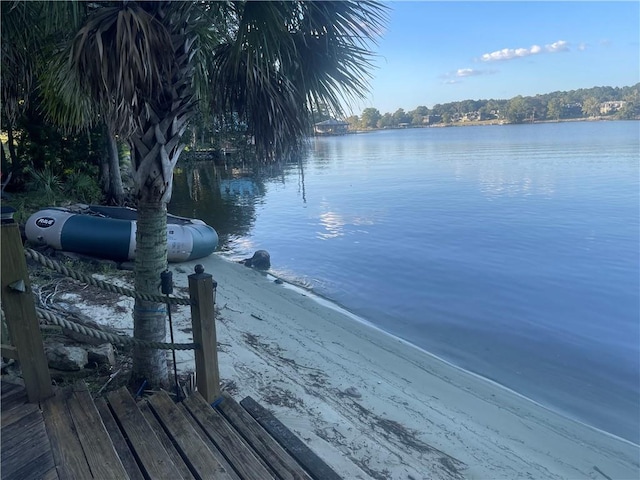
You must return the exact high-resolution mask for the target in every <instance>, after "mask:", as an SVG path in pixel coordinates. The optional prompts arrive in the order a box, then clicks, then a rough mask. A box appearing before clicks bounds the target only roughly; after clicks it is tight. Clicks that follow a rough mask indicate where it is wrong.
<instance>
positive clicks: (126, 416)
mask: <svg viewBox="0 0 640 480" xmlns="http://www.w3.org/2000/svg"><path fill="white" fill-rule="evenodd" d="M107 398H108V401H109V404H110V405H111V408H112V410H113V412H114V413H115V415H116V417H117V418H118V422H119V423H120V425H121V426H122V428H123V430H124V432H125V433H126V435H127V437H128V438H129V442H130V445H131V447H132V448H133V450H134V454H135V455H136V456H137V458H138V460H139V462H140V464H141V466H142V467H143V468H144V470H145V473H146V475H147V476H148V477H149V478H152V479H156V478H157V479H165V478H167V479H182V475H181V474H180V472H179V471H178V469H177V468H176V466H175V465H174V464H173V462H172V461H171V460H170V459H169V456H168V453H167V451H166V449H165V448H164V447H163V446H162V443H160V440H158V437H157V436H156V434H155V433H154V432H153V430H152V429H151V427H150V426H149V424H148V423H147V421H146V420H145V418H144V416H143V415H142V413H141V412H140V410H139V409H138V406H137V405H136V402H135V401H134V400H133V398H132V397H131V395H130V394H129V392H127V390H126V389H125V388H124V387H123V388H121V389H119V390H116V391H115V392H111V393H109V394H108V395H107Z"/></svg>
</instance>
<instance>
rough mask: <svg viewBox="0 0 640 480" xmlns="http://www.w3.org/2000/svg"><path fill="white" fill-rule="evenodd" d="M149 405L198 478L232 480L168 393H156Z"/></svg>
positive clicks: (150, 399)
mask: <svg viewBox="0 0 640 480" xmlns="http://www.w3.org/2000/svg"><path fill="white" fill-rule="evenodd" d="M149 405H150V406H151V408H152V409H153V410H154V412H155V413H156V415H157V416H158V418H159V419H160V420H161V421H162V425H163V427H164V428H165V429H166V430H167V432H168V434H169V435H170V437H171V439H172V440H173V441H174V442H175V444H176V448H177V449H178V450H179V451H180V453H181V455H182V456H183V458H185V460H187V461H188V462H189V463H190V465H189V467H190V469H191V470H192V472H193V473H194V475H195V476H196V478H199V479H203V480H205V479H209V478H216V479H218V478H219V479H220V480H222V479H228V480H231V476H230V475H229V474H228V472H227V470H226V469H225V468H224V467H223V466H222V465H221V464H220V462H218V460H216V458H215V456H214V455H213V453H212V452H211V450H209V448H208V447H207V446H206V445H205V444H204V442H202V441H201V440H200V438H199V437H198V434H197V433H196V431H195V430H194V428H193V427H192V426H191V424H190V423H189V421H188V420H187V419H186V418H185V416H184V415H183V414H182V412H180V410H178V408H177V407H176V406H175V404H174V403H173V401H172V400H171V399H170V398H169V395H167V394H166V392H160V393H156V394H155V395H153V396H152V397H151V398H149Z"/></svg>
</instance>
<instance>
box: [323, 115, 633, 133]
mask: <svg viewBox="0 0 640 480" xmlns="http://www.w3.org/2000/svg"><path fill="white" fill-rule="evenodd" d="M639 120H640V118H633V119H624V120H623V119H619V118H608V117H582V118H563V119H560V120H536V121H533V122H522V123H511V122H508V121H506V120H482V121H477V120H476V121H469V122H455V123H436V124H433V125H415V126H408V127H385V128H370V129H367V130H349V131H348V132H347V133H346V135H349V134H358V133H370V132H379V131H384V130H411V129H415V128H450V127H481V126H487V125H491V126H504V125H535V124H543V123H567V122H629V121H631V122H633V121H639ZM318 136H320V137H323V136H330V135H318Z"/></svg>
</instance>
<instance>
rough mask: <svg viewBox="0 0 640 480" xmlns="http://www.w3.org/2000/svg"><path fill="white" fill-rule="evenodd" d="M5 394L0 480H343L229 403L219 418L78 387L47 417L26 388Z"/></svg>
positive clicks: (165, 400) (206, 409) (192, 400)
mask: <svg viewBox="0 0 640 480" xmlns="http://www.w3.org/2000/svg"><path fill="white" fill-rule="evenodd" d="M1 393H2V395H1V399H2V428H1V438H0V449H1V451H0V456H1V458H2V465H1V468H2V480H66V479H70V480H75V479H80V480H85V479H86V480H89V479H105V480H106V479H113V480H121V479H122V480H124V479H128V478H129V479H132V480H149V479H152V480H156V479H158V480H164V479H168V480H180V479H183V478H184V479H186V480H192V479H198V480H200V479H203V480H204V479H206V480H209V479H216V480H268V479H276V478H277V479H282V480H284V479H286V480H311V478H316V479H317V478H322V479H323V480H324V479H325V478H326V479H334V478H338V477H337V476H335V477H332V476H324V477H322V476H314V475H310V474H308V473H307V472H305V470H304V469H303V468H302V467H301V466H300V465H299V464H298V463H296V461H295V460H294V459H293V458H292V457H291V456H290V455H289V454H288V453H287V451H286V450H285V449H284V448H283V447H282V446H280V445H279V444H278V443H277V442H276V441H275V440H274V439H273V438H272V437H270V436H269V434H268V433H267V431H266V430H265V429H264V428H263V427H262V426H260V424H259V423H258V422H257V421H256V420H255V419H254V418H253V417H252V416H251V415H250V414H249V413H248V412H247V411H246V410H245V409H244V408H243V407H241V406H240V405H239V404H238V403H237V402H235V400H233V398H231V397H230V396H229V395H228V394H224V395H223V399H224V400H223V402H222V405H219V406H218V407H217V409H214V408H212V407H211V406H210V405H209V404H208V403H207V402H206V401H205V400H204V399H203V398H202V396H201V395H200V394H198V393H195V394H192V395H191V396H190V397H189V398H187V399H186V400H185V401H184V402H183V403H179V404H175V403H174V402H173V400H172V399H171V398H170V397H169V395H167V393H166V392H160V393H156V394H154V395H153V396H152V397H149V398H148V399H145V400H143V401H141V402H139V403H136V402H135V401H134V399H133V398H132V397H131V395H130V394H129V392H128V391H127V390H126V388H121V389H120V390H117V391H115V392H110V393H109V394H108V395H107V397H106V399H105V398H101V399H96V400H94V399H92V397H91V395H90V394H89V392H88V390H87V389H86V386H83V385H77V386H76V387H74V388H65V389H56V392H55V395H54V396H53V397H52V398H49V399H47V400H45V401H43V402H42V410H40V408H39V407H38V405H37V404H29V403H27V395H26V392H25V388H24V387H23V386H20V385H17V386H16V385H13V384H8V383H7V384H5V382H4V381H3V382H2V392H1ZM243 402H245V403H247V402H248V404H249V406H250V408H252V409H253V410H254V411H258V412H260V411H259V409H257V408H255V405H253V404H251V399H250V398H248V399H245V400H243ZM260 408H261V407H260ZM263 410H264V409H263ZM264 412H267V411H266V410H264ZM264 412H262V414H264ZM267 413H268V412H267ZM269 415H270V414H269ZM264 416H265V415H262V416H261V419H262V421H265V420H264V418H262V417H264ZM274 420H275V418H272V419H270V420H269V421H270V422H273V421H274ZM275 422H277V420H275ZM281 426H282V429H284V430H286V427H284V426H283V425H281ZM286 432H288V436H290V437H294V438H296V437H295V436H294V435H293V434H292V433H291V432H289V431H288V430H286ZM280 436H281V437H287V439H289V440H290V438H289V437H288V436H287V435H286V434H285V433H282V432H280ZM327 468H328V467H327Z"/></svg>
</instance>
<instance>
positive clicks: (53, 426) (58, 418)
mask: <svg viewBox="0 0 640 480" xmlns="http://www.w3.org/2000/svg"><path fill="white" fill-rule="evenodd" d="M65 396H66V394H65V392H62V391H60V390H59V391H57V392H56V394H55V396H53V397H51V398H49V399H47V400H46V401H45V402H43V405H42V410H43V413H44V423H45V426H46V428H47V434H48V435H49V440H50V441H51V449H52V451H53V458H54V460H55V464H56V467H57V468H58V476H59V477H60V479H61V480H66V479H69V480H74V479H78V478H82V479H85V478H86V479H90V478H93V477H92V475H91V470H90V469H89V464H88V463H87V460H86V458H85V456H84V452H83V450H82V445H81V444H80V440H79V439H78V436H77V434H76V432H75V428H74V426H73V419H72V418H71V415H70V414H69V410H68V408H67V403H66V400H67V399H66V398H65Z"/></svg>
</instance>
